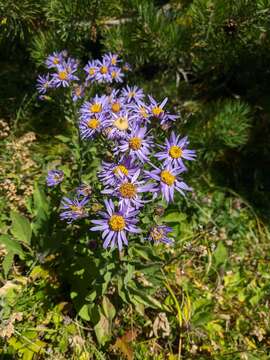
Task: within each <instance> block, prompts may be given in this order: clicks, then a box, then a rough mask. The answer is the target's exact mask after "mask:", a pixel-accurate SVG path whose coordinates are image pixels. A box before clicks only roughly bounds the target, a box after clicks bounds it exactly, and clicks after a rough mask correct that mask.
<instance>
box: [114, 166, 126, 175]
mask: <svg viewBox="0 0 270 360" xmlns="http://www.w3.org/2000/svg"><path fill="white" fill-rule="evenodd" d="M113 172H114V174H115V175H120V174H124V175H126V176H127V175H128V169H127V168H126V167H125V166H124V165H118V166H116V167H115V168H114V170H113Z"/></svg>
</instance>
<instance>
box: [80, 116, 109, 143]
mask: <svg viewBox="0 0 270 360" xmlns="http://www.w3.org/2000/svg"><path fill="white" fill-rule="evenodd" d="M103 127H104V125H103V118H102V115H99V116H98V115H92V116H89V117H88V118H87V117H81V120H80V122H79V130H80V135H81V138H82V139H83V140H85V139H93V138H94V137H95V135H97V134H98V133H100V132H101V130H102V129H103Z"/></svg>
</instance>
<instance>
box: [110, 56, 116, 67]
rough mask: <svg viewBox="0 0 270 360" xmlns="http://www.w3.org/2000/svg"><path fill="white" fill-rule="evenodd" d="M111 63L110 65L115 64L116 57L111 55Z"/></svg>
mask: <svg viewBox="0 0 270 360" xmlns="http://www.w3.org/2000/svg"><path fill="white" fill-rule="evenodd" d="M111 64H112V65H116V57H113V58H112V60H111Z"/></svg>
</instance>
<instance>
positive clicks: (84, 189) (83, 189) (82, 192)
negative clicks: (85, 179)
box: [76, 184, 93, 198]
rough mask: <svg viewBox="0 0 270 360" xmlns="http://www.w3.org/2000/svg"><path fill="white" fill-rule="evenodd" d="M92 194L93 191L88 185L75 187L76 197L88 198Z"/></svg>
mask: <svg viewBox="0 0 270 360" xmlns="http://www.w3.org/2000/svg"><path fill="white" fill-rule="evenodd" d="M92 192H93V189H92V187H91V186H90V185H87V184H81V185H80V186H79V187H77V189H76V193H77V195H78V196H83V197H86V198H89V197H90V196H91V194H92Z"/></svg>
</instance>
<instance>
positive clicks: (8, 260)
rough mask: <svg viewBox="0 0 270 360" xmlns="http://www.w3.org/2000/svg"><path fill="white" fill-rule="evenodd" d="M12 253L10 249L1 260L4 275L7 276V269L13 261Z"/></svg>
mask: <svg viewBox="0 0 270 360" xmlns="http://www.w3.org/2000/svg"><path fill="white" fill-rule="evenodd" d="M13 258H14V253H13V252H12V251H10V252H9V253H8V254H7V255H6V256H5V258H4V260H3V262H2V267H3V270H4V275H5V277H7V275H8V273H9V270H10V269H11V266H12V263H13Z"/></svg>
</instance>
